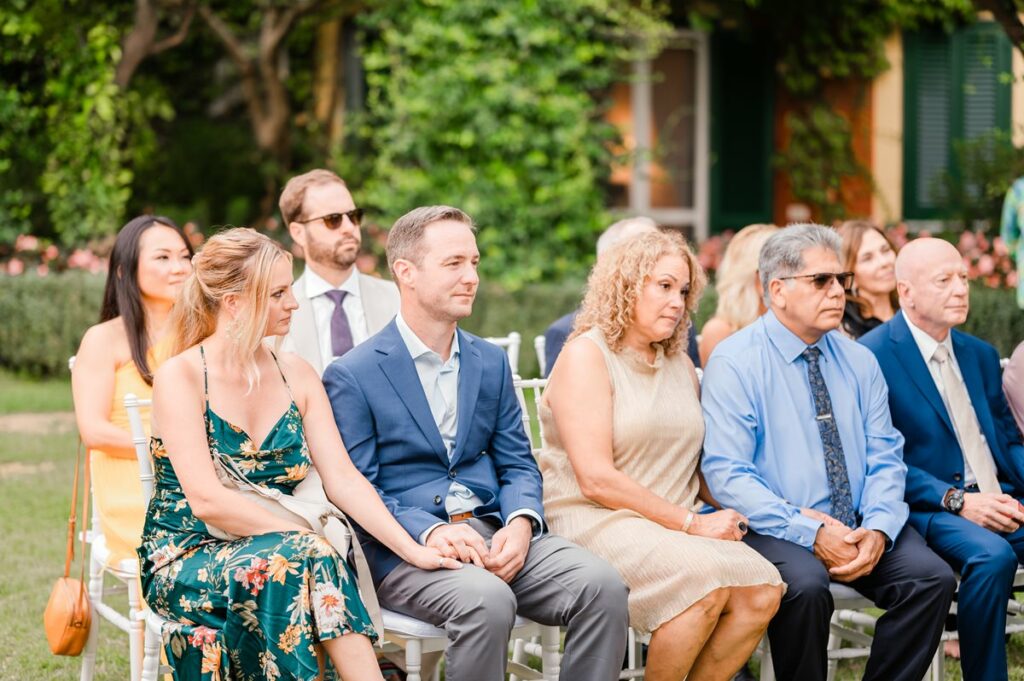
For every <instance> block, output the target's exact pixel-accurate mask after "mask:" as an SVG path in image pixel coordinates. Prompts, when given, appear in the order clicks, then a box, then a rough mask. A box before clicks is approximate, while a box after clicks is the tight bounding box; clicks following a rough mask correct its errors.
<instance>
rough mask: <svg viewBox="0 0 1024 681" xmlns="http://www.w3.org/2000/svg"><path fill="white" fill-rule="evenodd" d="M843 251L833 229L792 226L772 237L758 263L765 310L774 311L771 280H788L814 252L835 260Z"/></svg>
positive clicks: (762, 249)
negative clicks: (809, 252)
mask: <svg viewBox="0 0 1024 681" xmlns="http://www.w3.org/2000/svg"><path fill="white" fill-rule="evenodd" d="M842 247H843V242H842V239H840V238H839V235H838V234H836V231H835V230H834V229H832V228H830V227H825V226H823V225H813V224H800V225H790V226H789V227H786V228H785V229H780V230H779V231H778V232H776V233H775V234H773V235H771V236H770V237H769V238H768V240H767V241H765V242H764V246H762V247H761V254H760V255H759V256H758V259H757V269H758V272H759V273H760V276H761V288H762V289H764V304H765V307H768V308H770V307H771V300H772V296H771V292H770V291H769V290H768V284H770V283H771V281H772V279H779V278H780V277H788V276H791V275H794V274H796V273H797V272H799V271H800V270H802V269H803V268H804V251H806V250H808V249H811V248H824V249H826V250H830V251H833V252H834V253H835V254H836V259H837V260H838V259H839V258H840V255H839V252H840V250H841V249H842Z"/></svg>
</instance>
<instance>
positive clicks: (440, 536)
mask: <svg viewBox="0 0 1024 681" xmlns="http://www.w3.org/2000/svg"><path fill="white" fill-rule="evenodd" d="M531 536H532V525H531V524H530V520H529V519H528V518H526V517H518V518H515V519H514V520H512V522H510V523H509V524H508V525H506V526H505V527H503V528H501V529H500V530H498V531H497V532H495V533H494V536H493V537H491V545H490V546H489V547H488V545H487V541H486V540H485V539H484V538H483V537H482V536H481V535H480V533H479V532H477V531H476V530H474V529H473V528H472V527H470V526H469V525H468V524H467V523H456V524H451V525H439V526H438V527H436V528H435V529H434V530H433V531H431V533H430V534H429V535H428V536H427V546H428V547H430V548H434V549H437V550H438V551H440V552H441V554H442V555H444V556H446V557H448V558H451V559H454V560H457V561H461V562H462V563H472V564H473V565H476V566H477V567H480V568H483V569H484V570H487V571H488V572H491V573H493V574H494V575H495V576H497V577H499V578H500V579H501V580H502V581H504V582H511V581H512V580H513V579H515V576H516V575H517V574H519V571H520V570H522V569H523V565H524V564H525V563H526V554H527V552H529V550H530V537H531Z"/></svg>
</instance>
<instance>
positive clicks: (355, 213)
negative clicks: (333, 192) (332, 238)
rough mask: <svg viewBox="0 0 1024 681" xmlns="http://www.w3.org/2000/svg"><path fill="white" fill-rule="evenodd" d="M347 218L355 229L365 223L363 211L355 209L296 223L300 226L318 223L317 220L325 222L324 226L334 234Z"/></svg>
mask: <svg viewBox="0 0 1024 681" xmlns="http://www.w3.org/2000/svg"><path fill="white" fill-rule="evenodd" d="M345 218H348V220H349V222H351V223H352V226H353V227H358V226H359V225H361V224H362V222H363V209H362V208H353V209H352V210H347V211H345V212H344V213H328V214H327V215H321V216H319V217H315V218H310V219H308V220H296V221H295V222H297V223H299V224H300V225H305V224H307V223H310V222H316V221H317V220H323V221H324V226H325V227H327V229H329V230H331V231H332V232H333V231H334V230H336V229H338V228H339V227H341V223H343V222H344V221H345Z"/></svg>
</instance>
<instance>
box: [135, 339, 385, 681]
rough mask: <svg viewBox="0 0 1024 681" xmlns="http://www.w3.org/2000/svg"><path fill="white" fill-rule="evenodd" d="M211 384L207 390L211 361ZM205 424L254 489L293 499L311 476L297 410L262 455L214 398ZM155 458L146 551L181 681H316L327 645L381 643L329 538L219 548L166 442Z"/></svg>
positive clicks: (281, 535)
mask: <svg viewBox="0 0 1024 681" xmlns="http://www.w3.org/2000/svg"><path fill="white" fill-rule="evenodd" d="M200 352H201V353H202V347H200ZM203 374H204V376H203V379H204V383H205V381H206V375H205V374H206V359H205V356H203ZM282 378H283V374H282ZM285 385H287V382H286V383H285ZM205 387H206V386H204V388H205ZM205 419H206V427H207V433H208V437H207V439H208V441H209V444H210V450H211V452H213V453H214V455H217V454H218V453H223V454H226V455H228V456H230V457H231V458H232V459H234V460H235V461H236V462H237V463H238V465H239V466H240V467H241V469H242V470H243V471H245V473H246V474H247V475H248V477H249V480H250V481H251V482H253V483H255V484H257V485H263V486H265V487H269V488H276V489H279V490H281V491H282V492H284V493H290V492H291V491H292V490H293V489H294V488H295V486H296V485H297V484H298V483H299V481H301V480H302V479H303V478H305V477H306V474H307V472H308V471H309V467H310V465H311V459H310V456H309V449H308V447H307V446H306V438H305V436H304V435H303V431H302V416H301V415H300V414H299V410H298V407H297V406H296V405H295V401H294V399H293V400H292V403H291V405H290V406H289V408H288V411H286V412H285V413H284V414H283V415H282V416H281V418H280V419H279V420H278V422H277V424H276V425H275V426H274V427H273V428H272V429H271V431H270V433H269V434H268V435H267V437H266V438H265V439H264V441H263V442H262V443H261V444H260V445H259V446H258V447H257V446H256V445H255V444H254V443H253V441H252V439H251V438H250V437H249V436H248V435H247V434H246V433H245V432H243V431H242V429H240V428H237V427H236V426H233V425H232V424H230V423H228V422H227V421H225V420H224V419H222V418H220V417H219V416H217V414H216V413H214V412H213V410H212V409H210V404H209V397H208V390H207V398H206V414H205ZM150 452H151V453H152V456H153V465H154V472H155V474H156V491H155V494H154V495H153V499H152V501H151V502H150V504H149V511H148V513H147V515H146V525H145V528H144V529H143V532H142V546H141V547H140V548H139V551H138V552H139V558H140V559H141V561H142V587H143V592H144V595H145V598H146V601H147V603H148V604H149V606H150V607H151V608H153V610H154V611H156V612H158V613H160V615H162V616H163V617H165V618H167V619H169V620H170V621H171V622H172V624H171V625H169V626H165V628H164V646H165V649H166V654H167V660H168V662H169V663H170V665H171V666H172V667H173V668H174V678H175V679H176V680H183V681H220V680H227V679H237V680H238V681H250V680H251V681H256V680H257V679H258V680H261V681H262V680H264V679H266V680H267V681H277V680H285V679H316V678H318V673H319V672H318V665H317V655H316V650H315V648H314V645H315V644H316V643H317V642H319V641H324V640H328V639H332V638H336V637H338V636H341V635H343V634H347V633H351V632H355V633H359V634H364V635H366V636H368V637H370V638H371V639H373V640H376V638H377V633H376V632H375V631H374V628H373V625H372V624H371V622H370V616H369V615H368V614H367V612H366V609H365V607H364V606H363V602H362V600H361V599H360V597H359V592H358V590H357V588H356V581H355V577H354V576H353V572H352V570H351V569H350V568H349V565H348V563H347V562H346V561H345V560H344V559H343V558H339V556H338V554H337V553H336V552H335V550H334V548H333V547H332V546H331V545H330V544H329V543H328V542H327V541H326V540H325V539H323V538H321V537H320V536H319V535H316V534H313V533H311V532H309V533H306V532H271V533H268V534H261V535H257V536H251V537H243V538H241V539H237V540H235V541H223V540H220V539H217V538H215V537H213V536H212V535H210V533H209V532H208V530H207V528H206V525H205V524H204V523H203V521H201V520H199V518H197V517H196V516H195V514H194V513H192V509H191V508H190V507H189V504H188V501H187V500H186V499H185V495H184V494H183V493H182V490H181V485H180V484H179V483H178V478H177V476H176V475H175V473H174V468H173V467H172V466H171V462H170V459H168V458H167V451H166V449H165V448H164V445H163V442H161V440H160V438H157V437H154V438H152V440H151V441H150ZM325 657H326V656H325ZM327 666H328V669H330V664H328V665H327Z"/></svg>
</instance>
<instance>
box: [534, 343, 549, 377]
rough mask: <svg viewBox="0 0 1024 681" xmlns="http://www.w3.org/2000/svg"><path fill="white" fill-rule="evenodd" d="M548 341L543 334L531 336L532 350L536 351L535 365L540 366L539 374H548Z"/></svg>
mask: <svg viewBox="0 0 1024 681" xmlns="http://www.w3.org/2000/svg"><path fill="white" fill-rule="evenodd" d="M547 349H548V341H547V339H546V338H544V334H540V335H539V336H534V338H533V351H534V352H536V353H537V366H539V367H540V375H541V376H547V375H548V356H547Z"/></svg>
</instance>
